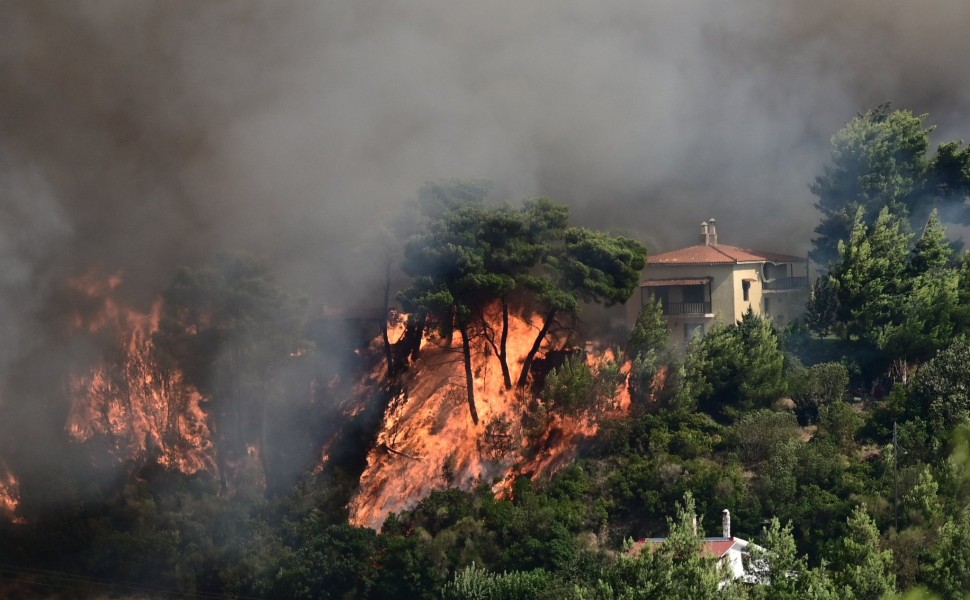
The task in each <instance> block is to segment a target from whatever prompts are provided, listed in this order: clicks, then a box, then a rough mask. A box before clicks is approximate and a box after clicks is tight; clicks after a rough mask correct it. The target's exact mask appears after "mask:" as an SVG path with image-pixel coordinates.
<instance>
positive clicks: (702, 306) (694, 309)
mask: <svg viewBox="0 0 970 600" xmlns="http://www.w3.org/2000/svg"><path fill="white" fill-rule="evenodd" d="M711 313H712V310H711V303H710V302H668V303H666V304H664V316H666V317H679V316H682V315H709V314H711Z"/></svg>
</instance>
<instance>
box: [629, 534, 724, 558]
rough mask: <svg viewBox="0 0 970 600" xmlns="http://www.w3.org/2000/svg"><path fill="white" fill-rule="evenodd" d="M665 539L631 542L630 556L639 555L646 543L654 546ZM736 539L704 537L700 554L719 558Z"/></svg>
mask: <svg viewBox="0 0 970 600" xmlns="http://www.w3.org/2000/svg"><path fill="white" fill-rule="evenodd" d="M666 540H667V538H644V539H640V540H637V541H636V542H634V543H633V547H631V548H630V550H629V554H630V555H631V556H639V555H640V554H641V553H642V552H643V550H644V548H647V546H648V544H649V545H650V547H656V546H657V545H658V544H662V543H664V542H665V541H666ZM735 542H736V540H735V538H733V537H729V538H704V539H703V540H701V544H702V546H701V556H713V557H714V558H721V557H722V556H724V555H725V554H727V552H728V550H730V549H731V548H732V547H734V544H735Z"/></svg>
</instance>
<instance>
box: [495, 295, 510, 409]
mask: <svg viewBox="0 0 970 600" xmlns="http://www.w3.org/2000/svg"><path fill="white" fill-rule="evenodd" d="M508 341H509V303H508V302H506V301H505V299H504V298H503V299H502V341H501V342H500V343H499V351H498V360H499V363H500V364H501V365H502V379H503V380H504V381H505V389H507V390H511V389H512V373H510V372H509V352H508V348H507V346H508Z"/></svg>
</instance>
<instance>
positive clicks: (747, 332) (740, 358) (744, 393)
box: [684, 308, 787, 413]
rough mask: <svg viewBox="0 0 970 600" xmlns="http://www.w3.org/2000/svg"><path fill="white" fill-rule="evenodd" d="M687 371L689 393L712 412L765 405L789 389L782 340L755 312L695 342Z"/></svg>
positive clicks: (689, 352) (712, 331)
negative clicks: (780, 340) (781, 345)
mask: <svg viewBox="0 0 970 600" xmlns="http://www.w3.org/2000/svg"><path fill="white" fill-rule="evenodd" d="M684 369H685V379H686V380H687V385H686V393H687V394H688V395H689V396H690V397H693V398H695V399H698V400H699V401H700V402H701V405H702V406H704V407H706V408H707V410H709V411H711V412H713V413H721V412H723V411H724V410H725V409H726V408H727V409H729V410H728V412H731V410H733V409H737V408H741V409H745V410H748V409H752V408H757V407H764V406H767V405H769V404H770V403H771V402H773V401H774V400H777V399H778V398H779V397H781V396H782V395H783V394H784V393H785V391H786V389H787V383H786V380H785V374H784V371H785V355H784V352H783V351H782V350H781V347H780V343H779V340H778V336H777V335H776V334H775V331H774V329H773V328H772V326H771V322H770V321H768V320H767V319H765V318H763V317H761V316H759V315H756V314H754V312H753V311H752V310H751V308H749V309H748V311H747V312H745V314H744V315H743V316H742V317H741V320H740V321H738V322H737V323H736V324H734V325H731V326H729V327H717V328H715V329H713V330H711V331H710V332H709V333H708V334H707V335H705V336H704V337H703V338H700V340H698V341H697V342H696V343H693V344H692V345H691V347H690V348H689V350H688V355H687V359H686V361H685V364H684Z"/></svg>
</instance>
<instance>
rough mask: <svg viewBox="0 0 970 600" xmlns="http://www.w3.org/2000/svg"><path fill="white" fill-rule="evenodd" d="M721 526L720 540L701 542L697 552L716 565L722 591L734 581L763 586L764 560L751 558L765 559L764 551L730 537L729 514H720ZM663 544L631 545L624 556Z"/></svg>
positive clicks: (660, 541) (644, 541) (656, 540)
mask: <svg viewBox="0 0 970 600" xmlns="http://www.w3.org/2000/svg"><path fill="white" fill-rule="evenodd" d="M695 520H696V519H695ZM721 526H722V532H721V533H722V535H721V536H720V537H705V538H702V539H701V550H700V553H701V556H704V557H708V558H713V559H715V560H716V561H717V563H718V565H719V568H720V571H721V573H723V576H724V580H723V582H722V583H721V587H723V586H725V585H727V584H729V583H731V582H734V581H740V582H743V583H761V582H763V581H764V580H765V578H766V577H767V567H766V566H765V563H764V561H763V560H761V559H757V558H753V557H752V550H754V549H757V551H758V552H760V553H761V555H764V554H765V552H766V551H765V549H764V548H762V547H761V546H759V545H757V544H755V543H754V542H749V541H748V540H745V539H742V538H739V537H734V536H733V535H731V513H730V511H728V509H726V508H725V509H724V510H723V511H722V523H721ZM695 528H696V524H695ZM666 541H667V538H642V539H640V540H637V541H636V542H634V543H633V545H632V546H631V547H630V549H629V550H627V554H628V555H630V556H634V557H635V556H639V555H640V554H641V553H643V552H645V551H651V550H652V549H654V548H656V547H657V546H658V545H660V544H663V543H664V542H666Z"/></svg>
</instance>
